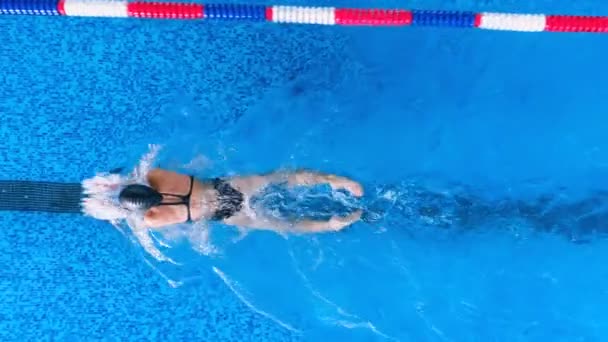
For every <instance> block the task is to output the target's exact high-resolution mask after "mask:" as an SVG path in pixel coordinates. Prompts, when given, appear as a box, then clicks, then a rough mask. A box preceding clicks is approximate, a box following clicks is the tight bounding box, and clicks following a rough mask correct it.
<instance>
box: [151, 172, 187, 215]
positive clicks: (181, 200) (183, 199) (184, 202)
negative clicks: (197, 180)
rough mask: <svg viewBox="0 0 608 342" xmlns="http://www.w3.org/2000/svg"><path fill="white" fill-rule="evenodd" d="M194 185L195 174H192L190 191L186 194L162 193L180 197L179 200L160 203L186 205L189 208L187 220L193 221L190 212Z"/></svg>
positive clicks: (161, 203)
mask: <svg viewBox="0 0 608 342" xmlns="http://www.w3.org/2000/svg"><path fill="white" fill-rule="evenodd" d="M193 186H194V176H190V190H188V193H187V194H186V195H176V194H166V193H162V192H161V193H160V194H161V195H163V196H171V197H175V198H178V199H179V201H178V202H160V203H159V204H158V205H159V206H160V205H185V206H186V209H187V210H188V220H186V222H192V217H191V214H190V197H191V196H192V187H193Z"/></svg>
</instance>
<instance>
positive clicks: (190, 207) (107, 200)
mask: <svg viewBox="0 0 608 342" xmlns="http://www.w3.org/2000/svg"><path fill="white" fill-rule="evenodd" d="M158 151H159V147H158V146H154V145H152V146H150V152H149V153H148V154H147V155H145V156H144V157H143V158H142V160H141V161H140V163H139V165H138V166H137V167H136V168H135V170H134V171H133V172H132V173H131V174H130V175H129V176H121V175H118V174H99V175H97V176H95V177H93V178H91V179H88V180H85V181H84V182H83V189H84V190H83V191H84V194H85V196H84V198H83V200H82V207H83V211H84V213H85V214H87V215H89V216H92V217H95V218H98V219H102V220H107V221H110V222H111V223H113V224H115V225H117V224H118V223H119V221H121V220H126V221H127V223H128V224H129V226H130V227H131V228H132V229H134V233H136V235H137V234H139V235H138V238H139V239H140V240H141V239H147V238H146V235H143V234H144V233H143V230H145V229H161V228H163V227H167V226H171V225H174V224H179V223H184V222H200V221H221V222H223V223H225V224H227V225H232V226H238V227H239V228H249V229H265V230H274V231H278V232H297V233H319V232H325V231H337V230H340V229H342V228H344V227H346V226H348V225H350V224H352V223H354V222H356V221H358V220H359V219H360V218H361V211H360V210H358V211H354V212H352V213H350V214H349V215H346V216H338V215H334V216H332V217H331V218H329V219H328V220H312V219H291V220H290V219H285V220H281V219H277V218H274V217H270V216H269V215H266V214H264V213H263V212H260V211H258V210H255V208H254V207H253V206H252V204H251V199H252V197H253V196H254V195H256V194H258V193H260V192H261V191H262V190H264V189H265V188H267V187H268V186H270V185H273V184H280V183H283V184H286V185H287V186H288V187H295V186H314V185H318V184H329V185H330V186H331V188H332V189H333V190H346V191H348V192H350V193H351V194H352V195H353V196H355V197H361V196H362V195H363V188H362V186H361V185H360V184H359V183H357V182H355V181H353V180H351V179H348V178H346V177H341V176H336V175H331V174H325V173H321V172H316V171H305V170H300V171H293V172H288V171H277V172H272V173H269V174H264V175H252V176H238V177H230V178H215V179H212V180H198V179H195V178H194V177H193V176H188V175H183V174H179V173H176V172H173V171H169V170H164V169H160V168H153V167H152V164H153V161H154V159H155V157H156V154H157V153H158Z"/></svg>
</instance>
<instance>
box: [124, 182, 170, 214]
mask: <svg viewBox="0 0 608 342" xmlns="http://www.w3.org/2000/svg"><path fill="white" fill-rule="evenodd" d="M118 200H119V201H120V205H121V206H122V207H123V208H125V209H127V210H148V209H150V208H152V207H155V206H157V205H159V204H160V203H161V202H162V200H163V195H161V194H160V193H159V192H158V191H156V190H154V189H152V188H151V187H149V186H146V185H142V184H130V185H127V186H126V187H124V189H122V191H121V192H120V194H119V195H118Z"/></svg>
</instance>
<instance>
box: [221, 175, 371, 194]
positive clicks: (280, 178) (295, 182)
mask: <svg viewBox="0 0 608 342" xmlns="http://www.w3.org/2000/svg"><path fill="white" fill-rule="evenodd" d="M230 183H231V184H232V185H234V186H236V187H237V188H238V189H239V190H240V191H242V192H244V193H246V194H249V195H251V194H254V193H256V192H257V191H259V190H261V189H263V188H265V187H267V186H268V185H270V184H279V183H287V185H288V186H292V187H293V186H314V185H319V184H329V185H330V186H331V187H332V189H333V190H347V191H349V192H350V193H352V194H353V195H354V196H357V197H360V196H363V187H362V186H361V184H359V183H358V182H356V181H354V180H351V179H348V178H346V177H342V176H337V175H333V174H327V173H322V172H317V171H308V170H298V171H277V172H273V173H268V174H264V175H256V176H244V177H235V178H232V179H231V180H230Z"/></svg>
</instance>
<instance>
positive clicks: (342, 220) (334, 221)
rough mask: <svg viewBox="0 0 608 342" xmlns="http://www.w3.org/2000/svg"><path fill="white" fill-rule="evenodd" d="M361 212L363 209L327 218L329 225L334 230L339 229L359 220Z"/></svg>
mask: <svg viewBox="0 0 608 342" xmlns="http://www.w3.org/2000/svg"><path fill="white" fill-rule="evenodd" d="M362 214H363V211H361V210H357V211H355V212H352V213H351V214H349V215H348V216H333V217H332V218H331V219H330V220H329V227H330V228H331V229H332V230H335V231H338V230H341V229H343V228H344V227H347V226H350V225H351V224H353V223H355V222H357V221H359V220H360V219H361V215H362Z"/></svg>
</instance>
